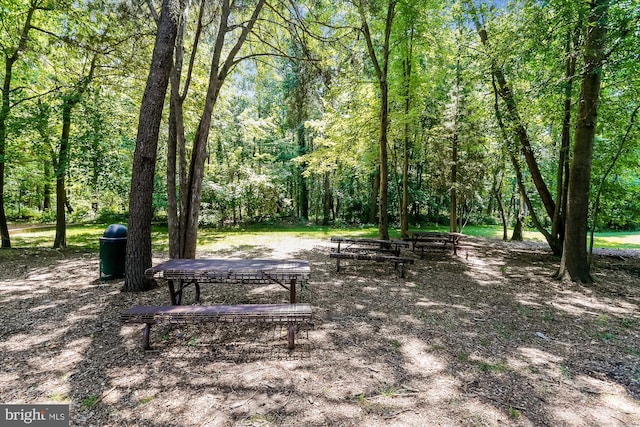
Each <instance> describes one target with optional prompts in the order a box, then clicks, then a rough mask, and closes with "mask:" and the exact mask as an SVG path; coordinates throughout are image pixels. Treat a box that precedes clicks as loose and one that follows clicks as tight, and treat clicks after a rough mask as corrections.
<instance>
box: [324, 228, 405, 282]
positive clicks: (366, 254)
mask: <svg viewBox="0 0 640 427" xmlns="http://www.w3.org/2000/svg"><path fill="white" fill-rule="evenodd" d="M331 242H333V243H337V244H338V246H337V247H336V248H334V249H333V250H332V251H331V253H330V254H329V258H335V260H336V271H338V272H340V260H342V259H350V260H360V261H376V262H385V261H386V262H393V263H394V265H395V268H396V270H398V271H399V273H400V277H404V275H405V269H406V268H405V265H406V264H413V258H407V257H401V256H400V250H401V249H402V248H408V247H409V243H408V242H403V241H400V240H381V239H368V238H354V237H332V238H331Z"/></svg>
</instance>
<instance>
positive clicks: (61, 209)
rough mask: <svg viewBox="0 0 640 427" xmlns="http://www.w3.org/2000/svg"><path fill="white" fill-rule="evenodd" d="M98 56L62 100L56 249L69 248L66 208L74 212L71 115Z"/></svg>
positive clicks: (91, 77)
mask: <svg viewBox="0 0 640 427" xmlns="http://www.w3.org/2000/svg"><path fill="white" fill-rule="evenodd" d="M97 61H98V55H97V54H94V55H93V58H92V59H91V66H90V67H89V72H88V74H87V75H86V76H84V77H82V79H80V81H78V82H77V83H76V84H75V87H74V88H73V89H72V90H71V92H70V93H69V94H67V95H66V96H63V99H62V135H61V136H60V151H59V153H58V156H59V157H58V161H57V168H56V237H55V239H54V242H53V247H54V248H65V247H67V219H66V215H65V207H66V208H67V209H68V210H69V213H71V212H73V209H71V207H70V204H69V200H68V197H67V189H66V182H65V179H66V175H67V170H68V168H69V161H70V158H69V150H70V147H69V144H70V142H69V137H70V134H71V113H72V111H73V108H74V107H75V106H76V105H77V104H78V102H80V99H81V98H82V95H83V94H84V93H85V92H86V90H87V88H88V87H89V83H91V80H93V73H94V72H95V69H96V64H97Z"/></svg>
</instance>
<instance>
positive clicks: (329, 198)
mask: <svg viewBox="0 0 640 427" xmlns="http://www.w3.org/2000/svg"><path fill="white" fill-rule="evenodd" d="M323 182H324V184H323V187H324V191H323V194H324V199H323V203H322V225H329V224H330V223H331V210H332V209H331V207H332V206H331V205H332V204H333V195H332V194H331V180H330V179H329V172H325V173H324V178H323Z"/></svg>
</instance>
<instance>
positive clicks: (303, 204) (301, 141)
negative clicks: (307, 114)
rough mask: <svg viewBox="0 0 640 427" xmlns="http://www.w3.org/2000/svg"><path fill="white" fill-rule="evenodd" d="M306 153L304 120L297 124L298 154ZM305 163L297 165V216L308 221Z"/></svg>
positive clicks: (307, 188)
mask: <svg viewBox="0 0 640 427" xmlns="http://www.w3.org/2000/svg"><path fill="white" fill-rule="evenodd" d="M306 153H307V141H306V137H305V128H304V122H302V123H299V124H298V154H299V155H300V156H302V155H304V154H306ZM305 169H306V164H305V163H301V164H300V166H299V167H298V182H299V186H298V208H299V216H300V218H302V219H303V220H305V221H309V187H308V186H307V178H305V176H304V171H305Z"/></svg>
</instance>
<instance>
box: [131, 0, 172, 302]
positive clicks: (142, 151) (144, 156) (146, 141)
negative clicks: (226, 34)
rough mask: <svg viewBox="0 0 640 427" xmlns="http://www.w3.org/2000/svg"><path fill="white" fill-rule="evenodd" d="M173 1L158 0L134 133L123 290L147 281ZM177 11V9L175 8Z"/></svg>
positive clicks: (138, 287)
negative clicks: (159, 1)
mask: <svg viewBox="0 0 640 427" xmlns="http://www.w3.org/2000/svg"><path fill="white" fill-rule="evenodd" d="M174 5H175V3H174V2H173V1H171V0H163V1H162V9H161V12H160V17H159V19H158V31H157V34H156V40H155V44H154V48H153V55H152V59H151V66H150V69H149V76H148V77H147V84H146V87H145V91H144V95H143V97H142V103H141V105H140V118H139V120H138V135H137V137H136V149H135V152H134V157H133V170H132V173H131V192H130V194H129V224H128V225H129V227H128V236H127V248H126V253H127V255H126V262H125V290H126V291H143V290H145V289H148V288H149V286H150V284H149V283H147V282H146V281H145V280H144V271H145V270H146V269H147V268H149V267H151V220H152V200H153V181H154V174H155V168H156V156H157V147H158V135H159V133H160V123H161V121H162V110H163V107H164V98H165V95H166V92H167V87H168V85H169V74H170V72H171V66H172V62H173V61H172V58H173V48H174V45H175V39H176V35H177V32H178V25H177V21H176V20H175V16H176V11H175V10H172V7H174ZM177 12H178V14H179V11H177Z"/></svg>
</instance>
